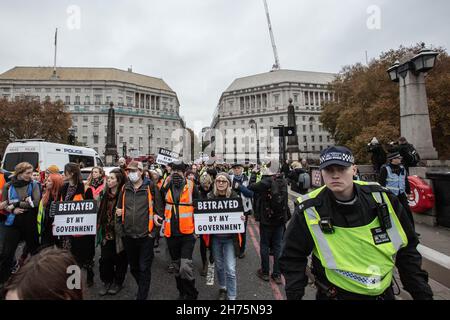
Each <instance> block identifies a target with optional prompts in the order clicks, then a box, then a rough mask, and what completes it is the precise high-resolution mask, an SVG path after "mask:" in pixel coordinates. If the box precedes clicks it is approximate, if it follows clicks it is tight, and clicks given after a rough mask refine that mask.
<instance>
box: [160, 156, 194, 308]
mask: <svg viewBox="0 0 450 320" xmlns="http://www.w3.org/2000/svg"><path fill="white" fill-rule="evenodd" d="M185 170H186V166H185V164H184V163H183V162H179V161H178V162H175V163H173V164H172V174H171V176H170V180H169V182H168V183H167V185H165V186H164V187H163V188H162V192H163V196H164V200H165V208H166V209H165V212H164V216H165V222H164V236H165V237H166V239H167V245H168V247H169V252H170V256H171V258H172V261H175V262H176V264H175V280H176V284H177V289H178V291H179V299H182V300H196V299H197V296H198V291H197V289H196V287H195V278H194V266H193V262H192V252H193V250H194V245H195V240H196V239H195V237H194V231H195V230H194V206H193V200H194V199H199V192H198V189H197V187H196V186H195V184H194V183H193V182H192V181H190V180H187V179H186V178H185V177H184V172H185Z"/></svg>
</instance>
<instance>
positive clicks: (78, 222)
mask: <svg viewBox="0 0 450 320" xmlns="http://www.w3.org/2000/svg"><path fill="white" fill-rule="evenodd" d="M50 215H54V217H55V221H54V223H53V235H54V236H72V235H83V236H84V235H95V234H96V232H97V204H96V202H95V201H94V200H86V201H67V202H55V203H53V204H52V206H51V208H50Z"/></svg>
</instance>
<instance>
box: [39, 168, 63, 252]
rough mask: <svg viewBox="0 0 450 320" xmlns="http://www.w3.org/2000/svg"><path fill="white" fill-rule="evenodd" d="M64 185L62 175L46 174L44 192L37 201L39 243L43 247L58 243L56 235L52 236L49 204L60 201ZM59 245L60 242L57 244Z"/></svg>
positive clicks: (51, 216) (52, 217) (51, 218)
mask: <svg viewBox="0 0 450 320" xmlns="http://www.w3.org/2000/svg"><path fill="white" fill-rule="evenodd" d="M63 185H64V180H63V177H62V175H60V174H59V173H52V174H50V175H49V176H48V178H47V181H46V183H45V192H44V194H43V196H42V200H41V202H40V203H39V211H38V216H37V228H38V234H39V243H40V245H41V246H43V247H47V246H53V245H55V244H59V242H58V239H57V237H55V236H53V230H52V227H53V221H54V216H53V215H52V212H51V210H50V209H51V206H52V204H53V203H54V202H56V201H60V198H61V194H60V192H61V189H62V186H63ZM59 245H60V244H59Z"/></svg>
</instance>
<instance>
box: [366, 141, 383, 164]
mask: <svg viewBox="0 0 450 320" xmlns="http://www.w3.org/2000/svg"><path fill="white" fill-rule="evenodd" d="M367 151H368V152H369V153H372V159H371V160H372V164H373V165H374V166H375V167H376V168H377V169H378V170H379V168H380V167H381V166H382V165H383V164H385V163H386V151H384V149H383V146H382V145H381V144H378V143H377V144H369V146H368V148H367Z"/></svg>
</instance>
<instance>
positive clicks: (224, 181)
mask: <svg viewBox="0 0 450 320" xmlns="http://www.w3.org/2000/svg"><path fill="white" fill-rule="evenodd" d="M216 183H218V184H220V183H228V180H216Z"/></svg>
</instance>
